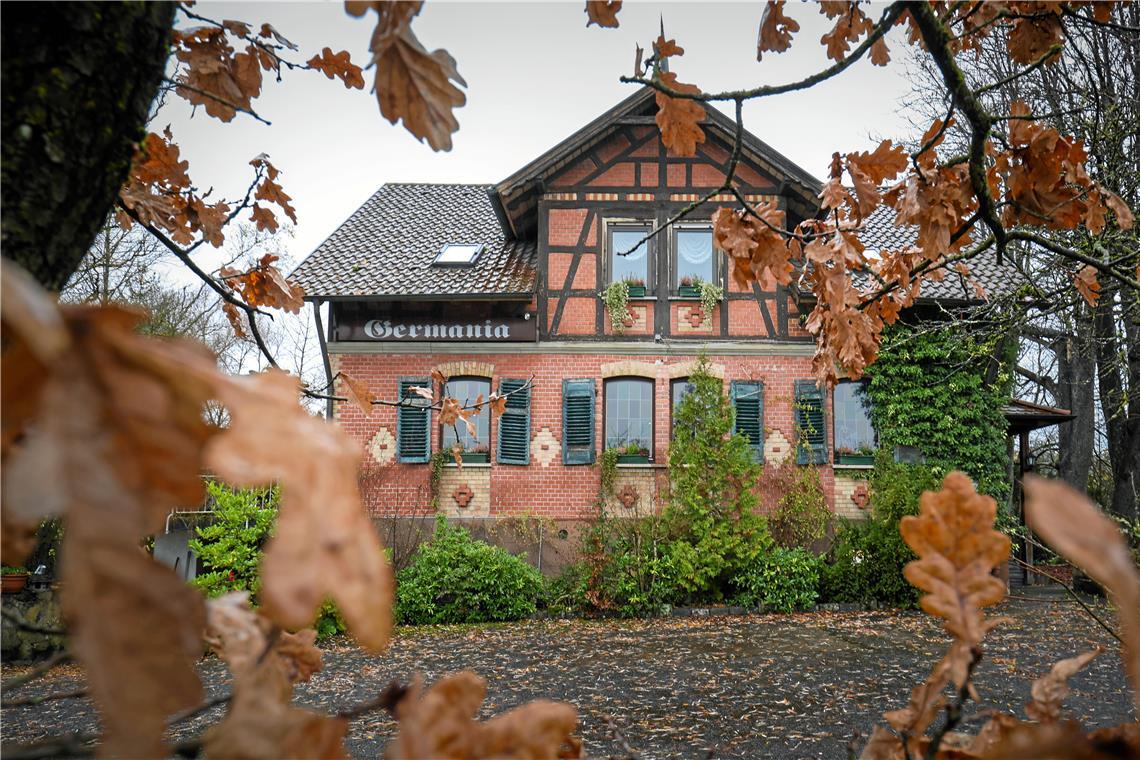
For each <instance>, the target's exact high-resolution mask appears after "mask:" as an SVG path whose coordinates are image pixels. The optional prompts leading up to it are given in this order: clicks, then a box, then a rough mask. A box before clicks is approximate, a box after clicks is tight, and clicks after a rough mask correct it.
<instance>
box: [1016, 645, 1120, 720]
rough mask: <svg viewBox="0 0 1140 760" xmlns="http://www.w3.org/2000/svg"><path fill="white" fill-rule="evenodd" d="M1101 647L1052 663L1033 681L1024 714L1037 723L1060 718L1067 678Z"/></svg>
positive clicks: (1100, 649)
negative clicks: (1029, 698)
mask: <svg viewBox="0 0 1140 760" xmlns="http://www.w3.org/2000/svg"><path fill="white" fill-rule="evenodd" d="M1103 651H1104V649H1103V648H1102V647H1097V648H1096V649H1091V650H1089V651H1088V652H1085V653H1084V654H1079V655H1077V656H1076V657H1070V658H1068V659H1066V660H1061V661H1060V662H1056V663H1053V667H1052V668H1050V669H1049V672H1048V673H1046V674H1045V675H1043V676H1041V677H1040V678H1038V679H1036V680H1034V681H1033V686H1032V687H1031V689H1030V696H1031V697H1032V699H1031V700H1030V701H1029V703H1028V704H1026V705H1025V714H1026V715H1027V716H1029V719H1030V720H1035V721H1037V722H1038V723H1055V722H1057V721H1058V720H1060V719H1061V704H1062V703H1063V702H1064V701H1065V697H1066V696H1068V694H1069V679H1070V678H1072V677H1073V676H1074V675H1076V673H1077V672H1078V671H1079V670H1081V669H1082V668H1084V666H1085V665H1088V664H1089V663H1090V662H1092V660H1093V658H1094V657H1096V656H1097V655H1099V654H1100V653H1101V652H1103Z"/></svg>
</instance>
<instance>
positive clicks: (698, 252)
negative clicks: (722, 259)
mask: <svg viewBox="0 0 1140 760" xmlns="http://www.w3.org/2000/svg"><path fill="white" fill-rule="evenodd" d="M670 264H671V269H672V271H673V292H674V293H676V292H678V291H679V290H680V288H681V285H682V284H684V285H690V284H692V283H694V282H696V281H698V280H700V281H703V282H711V283H713V284H714V285H715V284H717V282H718V277H717V257H716V250H715V248H714V246H713V234H712V227H710V226H708V225H707V224H681V225H676V226H674V228H673V245H672V256H671V260H670Z"/></svg>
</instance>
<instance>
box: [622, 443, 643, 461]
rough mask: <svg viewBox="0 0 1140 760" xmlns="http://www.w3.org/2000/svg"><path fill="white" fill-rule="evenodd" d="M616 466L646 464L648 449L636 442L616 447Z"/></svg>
mask: <svg viewBox="0 0 1140 760" xmlns="http://www.w3.org/2000/svg"><path fill="white" fill-rule="evenodd" d="M617 463H618V464H648V463H649V449H647V448H645V447H644V446H642V445H641V444H640V443H637V442H636V441H630V442H629V443H627V444H626V445H624V446H619V447H618V458H617Z"/></svg>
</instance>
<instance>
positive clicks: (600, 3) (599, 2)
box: [586, 0, 622, 29]
mask: <svg viewBox="0 0 1140 760" xmlns="http://www.w3.org/2000/svg"><path fill="white" fill-rule="evenodd" d="M621 1H622V0H586V13H587V15H588V16H589V19H588V20H587V21H586V26H589V25H590V24H597V25H598V26H600V27H604V28H606V29H617V27H618V19H617V15H618V11H620V10H621Z"/></svg>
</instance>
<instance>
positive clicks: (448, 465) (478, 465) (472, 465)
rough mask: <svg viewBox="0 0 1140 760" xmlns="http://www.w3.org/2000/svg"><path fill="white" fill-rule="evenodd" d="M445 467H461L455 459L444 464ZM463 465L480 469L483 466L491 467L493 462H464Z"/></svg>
mask: <svg viewBox="0 0 1140 760" xmlns="http://www.w3.org/2000/svg"><path fill="white" fill-rule="evenodd" d="M444 467H452V468H454V469H459V465H457V464H456V463H455V462H454V461H451V462H448V463H447V464H445V465H444ZM463 467H464V468H467V467H472V468H474V469H477V470H478V469H482V468H490V467H491V463H490V462H464V463H463Z"/></svg>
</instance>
